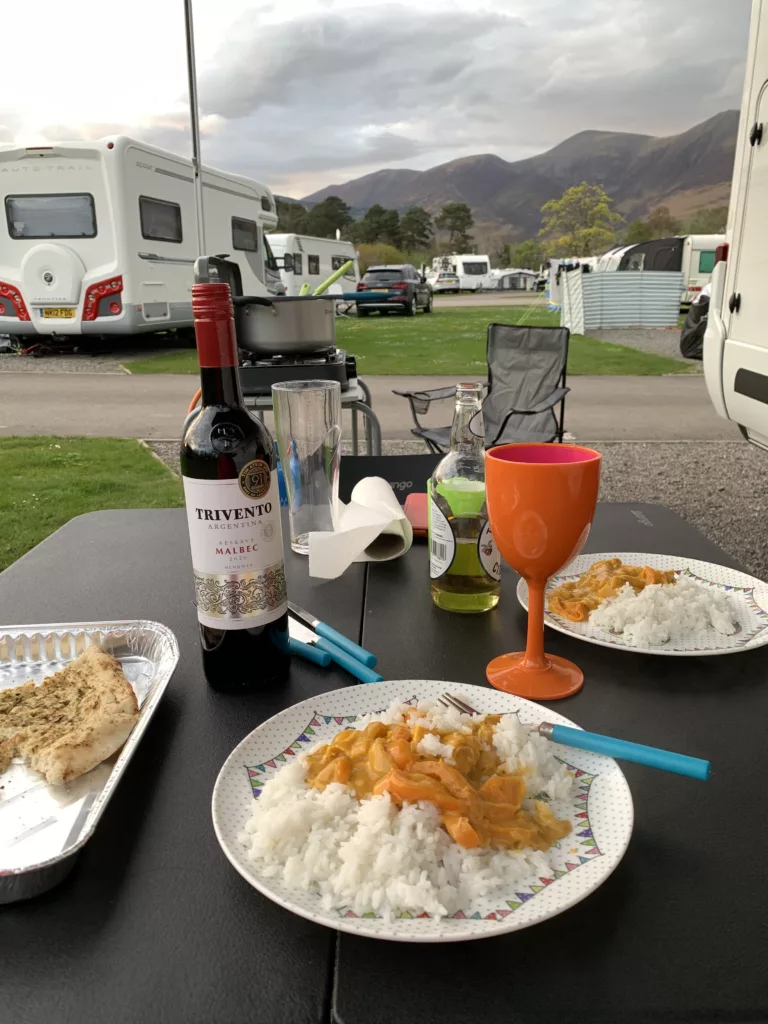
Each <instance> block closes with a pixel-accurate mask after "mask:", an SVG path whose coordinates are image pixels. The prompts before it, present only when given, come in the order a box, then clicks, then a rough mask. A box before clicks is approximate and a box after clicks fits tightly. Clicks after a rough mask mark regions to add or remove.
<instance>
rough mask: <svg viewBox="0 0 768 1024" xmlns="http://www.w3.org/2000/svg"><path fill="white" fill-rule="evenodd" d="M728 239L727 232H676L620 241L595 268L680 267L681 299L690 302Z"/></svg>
mask: <svg viewBox="0 0 768 1024" xmlns="http://www.w3.org/2000/svg"><path fill="white" fill-rule="evenodd" d="M724 241H725V235H673V236H670V237H669V238H654V239H651V240H650V241H648V242H637V243H635V244H634V245H623V246H621V245H618V246H615V247H614V248H613V249H609V250H608V252H606V253H604V255H602V256H601V257H600V258H599V259H598V260H597V262H596V265H595V267H594V269H595V270H597V271H613V270H671V271H675V270H680V271H682V274H683V290H682V292H681V295H680V302H681V304H683V305H690V303H691V302H693V300H694V299H695V298H697V297H698V295H700V293H701V290H702V288H705V287H706V286H707V285H708V284H709V282H710V279H711V277H712V268H713V267H714V265H715V250H716V249H717V247H718V245H722V243H723V242H724ZM582 262H586V260H583V261H582Z"/></svg>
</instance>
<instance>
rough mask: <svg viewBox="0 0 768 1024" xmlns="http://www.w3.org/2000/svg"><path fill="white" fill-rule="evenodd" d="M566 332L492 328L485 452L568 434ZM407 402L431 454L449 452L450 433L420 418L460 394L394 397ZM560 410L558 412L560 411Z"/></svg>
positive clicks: (416, 432)
mask: <svg viewBox="0 0 768 1024" xmlns="http://www.w3.org/2000/svg"><path fill="white" fill-rule="evenodd" d="M569 336H570V331H569V330H568V328H567V327H528V326H525V327H524V326H521V325H514V326H513V325H509V324H490V325H489V326H488V345H487V356H488V395H487V397H486V399H485V401H484V402H483V422H484V425H485V447H486V448H493V447H494V446H495V445H499V444H508V443H510V442H512V441H516V442H524V441H544V442H549V441H560V442H561V441H562V440H563V433H564V430H565V426H564V418H565V396H566V395H567V394H568V392H569V391H570V388H568V387H566V386H565V379H566V367H567V363H568V339H569ZM394 394H396V395H400V396H401V397H402V398H407V399H408V402H409V403H410V406H411V415H412V416H413V420H414V423H415V424H416V426H415V427H413V428H412V430H411V433H412V434H414V435H415V436H416V437H419V438H421V440H422V441H424V442H425V444H426V445H427V447H428V448H429V450H430V451H431V452H435V453H437V454H442V453H443V452H446V451H447V450H448V448H449V447H450V441H451V428H450V427H425V426H422V424H421V423H420V422H419V416H423V415H425V414H426V413H427V411H428V409H429V406H430V404H431V403H432V402H435V401H440V400H441V399H447V398H455V396H456V388H455V387H447V388H433V389H431V390H429V391H395V392H394ZM556 407H558V408H557V412H556V411H555V409H556Z"/></svg>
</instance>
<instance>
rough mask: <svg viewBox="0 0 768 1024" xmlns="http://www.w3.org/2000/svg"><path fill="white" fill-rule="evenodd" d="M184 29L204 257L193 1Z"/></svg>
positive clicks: (200, 249)
mask: <svg viewBox="0 0 768 1024" xmlns="http://www.w3.org/2000/svg"><path fill="white" fill-rule="evenodd" d="M184 27H185V29H186V35H187V79H188V81H189V119H190V123H191V126H192V171H193V174H194V181H195V214H196V217H197V254H198V256H204V255H205V221H204V220H203V179H202V177H201V174H200V112H199V108H198V104H197V71H196V69H195V30H194V27H193V25H192V0H184Z"/></svg>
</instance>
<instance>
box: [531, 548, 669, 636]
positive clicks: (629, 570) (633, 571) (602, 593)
mask: <svg viewBox="0 0 768 1024" xmlns="http://www.w3.org/2000/svg"><path fill="white" fill-rule="evenodd" d="M676 581H677V573H675V572H674V571H673V570H671V569H670V570H667V571H663V570H661V569H652V568H651V567H650V565H644V566H642V567H640V566H638V565H623V564H622V561H621V559H620V558H606V559H605V560H604V561H602V562H594V563H593V564H592V565H590V567H589V569H587V571H586V572H585V573H582V575H581V576H579V578H578V579H577V580H574V581H573V582H572V583H561V584H560V586H559V587H555V589H554V590H551V591H550V592H549V594H548V597H547V606H548V608H549V610H550V611H551V612H553V613H554V614H555V615H560V616H561V617H562V618H564V619H568V620H569V621H570V622H586V621H587V619H588V618H589V613H590V612H593V611H594V610H595V608H597V606H598V605H599V604H600V603H601V602H602V601H605V599H606V598H608V597H615V595H616V594H618V592H619V591H620V590H621V588H622V587H623V586H624V584H625V583H629V585H630V586H631V587H632V589H633V590H634V591H635V593H639V592H640V591H641V590H644V589H645V587H647V586H648V585H649V584H651V583H664V584H670V583H675V582H676Z"/></svg>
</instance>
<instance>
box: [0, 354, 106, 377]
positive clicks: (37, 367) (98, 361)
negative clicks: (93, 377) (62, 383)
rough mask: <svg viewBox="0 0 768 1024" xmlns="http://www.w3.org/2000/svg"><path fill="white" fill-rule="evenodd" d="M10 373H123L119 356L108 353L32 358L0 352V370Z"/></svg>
mask: <svg viewBox="0 0 768 1024" xmlns="http://www.w3.org/2000/svg"><path fill="white" fill-rule="evenodd" d="M3 370H5V371H6V372H10V373H125V372H126V371H125V370H124V369H123V368H122V366H121V365H120V357H119V356H116V355H115V354H114V353H113V352H110V353H109V355H97V356H91V355H87V354H86V355H67V356H45V357H44V358H42V359H33V358H32V357H31V356H19V355H16V354H15V353H0V372H2V371H3Z"/></svg>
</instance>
